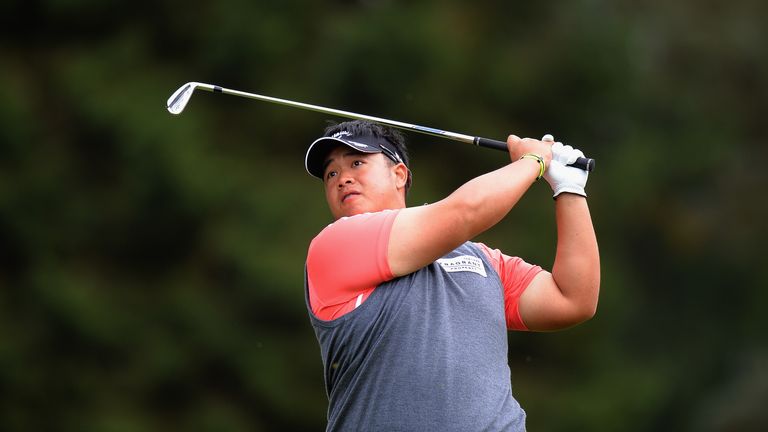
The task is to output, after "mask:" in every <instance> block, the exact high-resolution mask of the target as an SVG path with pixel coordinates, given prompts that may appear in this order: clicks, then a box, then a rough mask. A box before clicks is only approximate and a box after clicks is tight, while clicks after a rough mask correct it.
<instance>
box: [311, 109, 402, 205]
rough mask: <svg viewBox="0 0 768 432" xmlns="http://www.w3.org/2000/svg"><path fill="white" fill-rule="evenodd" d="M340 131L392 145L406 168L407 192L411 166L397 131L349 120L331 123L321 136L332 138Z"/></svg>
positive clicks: (375, 124)
mask: <svg viewBox="0 0 768 432" xmlns="http://www.w3.org/2000/svg"><path fill="white" fill-rule="evenodd" d="M341 131H347V132H349V133H350V134H352V135H373V136H374V137H376V138H383V139H385V140H387V142H389V143H390V144H392V145H393V146H394V147H395V149H396V151H397V153H398V154H399V155H400V158H401V159H402V160H403V163H404V164H405V167H406V168H408V181H407V182H406V183H405V190H406V192H408V189H410V187H411V183H412V182H413V174H412V173H411V164H410V159H409V158H408V148H407V147H406V145H405V136H404V135H403V134H402V133H401V132H400V131H399V130H397V129H395V128H393V127H390V126H384V125H380V124H378V123H373V122H370V121H367V120H351V121H345V122H342V123H331V124H330V125H329V126H328V127H327V128H325V132H323V136H332V135H333V134H335V133H338V132H341ZM387 160H389V159H387ZM393 163H394V162H393Z"/></svg>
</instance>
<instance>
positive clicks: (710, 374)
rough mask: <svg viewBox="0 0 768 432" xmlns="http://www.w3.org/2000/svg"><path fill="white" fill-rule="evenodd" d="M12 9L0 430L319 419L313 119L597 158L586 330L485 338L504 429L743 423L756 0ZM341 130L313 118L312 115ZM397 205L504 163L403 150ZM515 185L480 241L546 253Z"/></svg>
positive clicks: (763, 102) (754, 266) (1, 128)
mask: <svg viewBox="0 0 768 432" xmlns="http://www.w3.org/2000/svg"><path fill="white" fill-rule="evenodd" d="M667 3H668V4H666V3H658V4H652V3H648V2H632V1H626V0H625V1H618V2H617V1H584V0H582V1H570V2H562V1H561V2H508V1H476V2H457V1H441V2H439V1H429V2H405V1H385V0H378V1H377V0H366V1H335V2H309V1H299V0H291V1H261V2H248V1H243V0H233V1H219V2H208V3H206V4H200V5H197V4H191V3H189V2H179V1H161V2H138V3H137V2H125V1H118V2H95V1H76V0H59V1H45V0H43V1H31V2H22V1H17V2H15V3H14V4H11V5H7V6H6V8H4V10H5V11H4V13H3V16H2V18H0V24H2V25H0V84H1V85H0V429H2V430H5V431H16V430H61V431H70V430H72V431H134V430H135V431H151V430H157V431H161V430H162V431H165V430H204V431H205V430H211V431H227V430H233V431H234V430H243V431H245V430H248V431H253V430H322V428H323V427H324V420H325V409H326V399H325V393H324V387H323V381H322V369H321V365H320V355H319V350H318V348H317V345H316V342H315V340H314V336H313V334H312V330H311V328H310V326H309V322H308V319H307V317H306V311H305V308H304V297H303V291H302V280H303V260H304V256H305V252H306V248H307V245H308V244H309V240H310V239H311V238H312V236H313V235H314V234H315V233H316V232H317V231H319V230H320V229H322V227H323V226H324V225H325V224H327V223H329V222H330V215H329V213H328V211H327V209H326V208H325V203H324V199H323V196H322V192H321V187H320V184H319V183H318V182H317V181H316V179H314V178H312V177H310V176H309V175H307V174H306V173H305V172H304V169H303V165H302V164H303V156H304V150H305V148H306V146H307V145H308V144H309V143H310V142H311V141H312V140H313V139H314V138H315V137H316V136H318V135H319V134H320V133H321V132H322V130H323V128H324V127H325V126H326V120H328V118H327V117H326V116H323V115H320V114H316V113H311V112H305V111H299V110H295V109H289V108H285V107H280V106H276V105H269V104H265V103H261V102H253V101H247V100H243V99H239V98H234V97H226V96H219V95H212V94H209V93H202V92H201V93H198V94H197V95H196V96H195V97H193V99H192V101H191V102H190V104H189V106H188V107H187V109H186V111H185V112H184V114H182V115H181V116H179V117H175V116H172V115H170V114H168V113H167V112H166V111H165V108H164V103H165V100H166V99H167V97H168V96H170V94H171V93H172V92H173V91H174V90H175V89H176V88H178V86H180V85H181V84H183V83H184V82H186V81H193V80H194V81H203V82H210V83H214V84H219V85H223V86H226V87H231V88H236V89H241V90H246V91H253V92H256V93H262V94H267V95H272V96H276V97H283V98H287V99H295V100H300V101H304V102H308V103H315V104H319V105H325V106H330V107H336V108H340V109H347V110H351V111H357V112H362V113H367V114H371V115H377V116H381V117H386V118H392V119H397V120H402V121H406V122H412V123H417V124H422V125H428V126H434V127H438V128H443V129H447V130H452V131H456V132H464V133H468V134H473V135H481V136H486V137H489V138H497V139H503V138H504V137H505V136H506V135H507V134H509V133H515V134H517V135H522V136H532V137H540V136H541V135H543V134H544V133H547V132H550V133H553V134H554V135H555V137H557V138H560V139H563V140H565V141H566V142H567V143H570V144H573V145H575V146H577V147H580V148H582V149H583V150H585V152H586V153H587V154H588V155H589V156H591V157H594V158H596V159H597V170H596V171H595V172H594V173H593V175H592V176H591V178H590V182H589V185H588V188H587V191H588V193H589V194H590V204H591V208H592V212H593V217H594V221H595V225H596V228H597V231H598V239H599V242H600V246H601V253H602V259H603V283H602V296H601V304H600V307H599V310H598V315H597V317H596V318H595V319H593V320H592V321H590V322H589V323H587V324H584V325H582V326H580V327H577V328H574V329H571V330H568V331H565V332H559V333H552V334H517V333H516V334H511V335H510V363H511V367H512V375H513V386H514V390H515V394H516V396H517V397H518V399H519V400H520V401H521V404H522V405H523V406H524V407H525V409H526V410H527V412H528V414H529V429H530V430H543V431H570V430H574V431H582V430H606V431H614V430H622V431H648V430H696V431H735V430H739V431H747V430H761V429H762V428H764V427H765V425H766V424H768V417H767V415H766V410H765V408H764V407H765V406H766V404H767V403H768V367H767V366H766V365H768V343H767V342H766V341H768V339H766V337H765V335H764V332H765V330H766V329H768V318H767V317H768V315H767V314H766V313H765V311H764V309H765V308H766V305H768V295H767V294H766V292H767V290H766V288H768V271H767V270H766V253H765V246H764V245H766V244H768V230H767V229H766V228H765V223H766V220H768V205H766V200H765V199H764V198H763V195H764V194H765V190H766V185H768V174H767V173H768V170H766V169H765V168H764V167H763V165H764V164H765V161H766V159H767V158H766V156H767V154H766V153H767V152H768V151H767V150H766V149H767V148H768V147H767V146H766V142H767V141H768V134H766V132H765V120H764V119H765V115H766V113H767V112H768V80H766V77H767V76H768V56H766V55H765V46H766V45H765V42H766V40H768V37H767V36H768V34H767V33H766V30H765V29H766V26H765V23H764V21H765V17H766V16H768V8H767V7H766V3H764V2H757V1H749V0H738V1H732V2H728V3H722V2H712V1H706V2H695V1H692V0H683V1H676V2H667ZM333 120H340V119H333ZM408 138H409V141H410V143H411V151H410V152H411V155H412V168H413V171H414V174H415V182H414V187H413V189H412V192H411V194H410V200H411V202H412V203H414V204H420V203H422V202H429V201H435V200H437V199H439V198H441V197H443V196H445V195H447V194H448V193H450V191H452V190H453V189H454V188H455V187H457V186H458V185H460V184H461V183H463V182H464V181H466V180H467V179H469V178H471V177H472V176H474V175H477V174H480V173H482V172H484V171H487V170H490V169H493V168H495V167H498V166H500V165H501V164H503V163H505V162H506V160H507V159H506V157H505V155H504V154H501V153H498V152H492V151H488V150H479V149H473V148H470V147H468V146H464V145H461V144H458V143H453V142H450V141H443V140H438V139H433V138H429V137H425V136H415V135H409V136H408ZM552 213H553V212H552V202H551V199H550V198H549V189H548V187H547V186H546V185H545V184H543V183H541V184H536V185H535V186H534V187H533V189H532V190H531V192H530V193H529V194H528V195H527V196H526V197H524V199H523V200H522V202H521V203H520V204H519V206H518V208H516V209H515V210H513V212H512V213H511V214H510V216H509V217H508V219H507V220H506V221H505V222H503V223H502V224H500V225H498V226H497V227H495V228H493V229H492V230H491V231H490V232H488V233H485V234H484V235H483V236H482V238H481V240H483V241H485V242H487V243H489V244H491V245H493V246H495V247H498V248H501V249H502V250H505V251H506V252H508V253H510V254H513V255H519V256H522V257H523V258H525V259H527V260H529V261H531V262H536V263H540V264H541V265H543V266H544V267H546V268H549V267H550V265H551V264H550V263H551V261H552V259H553V256H554V244H555V232H554V220H553V215H552Z"/></svg>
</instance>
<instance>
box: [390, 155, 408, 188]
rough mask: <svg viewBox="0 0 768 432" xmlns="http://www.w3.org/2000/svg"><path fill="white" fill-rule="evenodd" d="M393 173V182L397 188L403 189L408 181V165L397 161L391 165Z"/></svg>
mask: <svg viewBox="0 0 768 432" xmlns="http://www.w3.org/2000/svg"><path fill="white" fill-rule="evenodd" d="M392 169H393V170H394V174H395V184H396V186H397V189H398V190H399V189H404V188H405V185H406V184H407V183H408V167H406V166H405V164H404V163H402V162H401V163H399V164H397V165H395V166H393V167H392Z"/></svg>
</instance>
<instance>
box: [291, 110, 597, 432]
mask: <svg viewBox="0 0 768 432" xmlns="http://www.w3.org/2000/svg"><path fill="white" fill-rule="evenodd" d="M507 147H508V149H509V154H510V158H511V163H509V164H508V165H506V166H503V167H502V168H499V169H497V170H495V171H492V172H489V173H487V174H484V175H482V176H479V177H477V178H474V179H472V180H470V181H468V182H467V183H465V184H464V185H463V186H461V187H459V188H458V189H457V190H456V191H454V192H453V193H451V194H450V195H449V196H447V197H446V198H444V199H442V200H440V201H437V202H435V203H433V204H425V205H422V206H418V207H406V204H405V202H406V192H407V190H408V188H409V187H410V184H411V172H410V170H409V167H408V164H409V161H408V155H407V151H406V148H405V143H404V140H403V137H402V135H401V134H400V133H398V132H397V131H395V130H394V129H392V128H391V127H388V126H383V125H380V124H376V123H372V122H368V121H361V120H356V121H350V122H345V123H341V124H338V125H335V126H332V127H330V128H328V129H327V130H326V131H325V134H324V136H323V137H322V138H320V139H318V140H316V141H315V142H313V143H312V145H311V146H310V147H309V150H308V151H307V154H306V159H305V165H306V169H307V171H308V172H309V173H310V174H311V175H313V176H315V177H318V178H320V179H322V181H323V185H324V189H325V197H326V200H327V202H328V206H329V208H330V210H331V213H332V215H333V217H334V219H335V222H334V223H332V224H330V225H328V226H327V227H326V228H325V229H324V230H322V231H321V232H320V233H319V234H318V235H317V236H316V237H315V238H314V239H313V240H312V242H311V244H310V246H309V251H308V255H307V261H306V283H305V288H306V299H307V307H308V308H309V312H310V313H309V315H310V320H311V323H312V326H313V327H314V330H315V333H316V335H317V339H318V342H319V344H320V350H321V356H322V360H323V365H324V370H325V384H326V390H327V393H328V398H329V409H328V426H327V430H329V431H395V430H396V431H462V432H466V431H522V430H525V412H524V411H523V409H522V408H521V407H520V405H519V404H518V403H517V401H516V400H515V399H514V397H513V396H512V385H511V379H510V370H509V366H508V363H507V334H506V331H507V330H531V331H549V330H557V329H562V328H566V327H570V326H573V325H575V324H578V323H580V322H582V321H585V320H587V319H589V318H591V317H592V316H593V315H594V314H595V310H596V307H597V299H598V291H599V285H600V265H599V254H598V247H597V240H596V238H595V233H594V229H593V227H592V221H591V217H590V214H589V208H588V206H587V200H586V194H585V192H584V187H585V185H586V181H587V177H588V172H587V171H585V170H583V169H579V168H575V167H572V166H568V165H569V164H571V163H573V161H575V160H576V159H577V158H578V157H583V154H582V152H581V151H579V150H576V149H573V148H571V147H570V146H565V145H563V144H561V143H559V142H558V143H555V142H554V139H553V138H552V137H551V136H549V135H547V136H545V138H544V139H542V140H536V139H530V138H523V139H521V138H518V137H516V136H514V135H510V136H509V138H507ZM541 177H544V178H545V179H546V181H547V182H548V183H549V185H550V186H551V187H552V190H553V192H554V197H555V200H554V207H555V215H556V224H557V251H556V256H555V261H554V264H553V266H552V271H551V272H548V271H545V270H543V269H542V268H541V267H539V266H536V265H532V264H528V263H526V262H524V261H523V260H522V259H520V258H517V257H514V256H509V255H506V254H504V253H502V252H500V251H499V250H497V249H492V248H491V247H488V246H486V245H484V244H482V243H477V242H473V241H472V239H473V238H474V237H475V236H477V235H478V234H480V233H482V232H483V231H485V230H487V229H489V228H490V227H492V226H494V225H495V224H496V223H498V222H499V221H501V220H502V219H503V218H504V216H505V215H506V214H507V213H508V212H509V211H510V210H511V209H512V208H513V207H514V206H515V204H516V203H517V202H518V200H519V199H520V198H521V197H522V196H523V194H524V193H525V192H526V191H527V190H528V189H529V187H530V186H531V185H532V184H533V183H534V182H535V181H536V180H537V179H538V178H541ZM513 349H514V348H513Z"/></svg>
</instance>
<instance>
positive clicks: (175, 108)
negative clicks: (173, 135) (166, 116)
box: [167, 82, 199, 114]
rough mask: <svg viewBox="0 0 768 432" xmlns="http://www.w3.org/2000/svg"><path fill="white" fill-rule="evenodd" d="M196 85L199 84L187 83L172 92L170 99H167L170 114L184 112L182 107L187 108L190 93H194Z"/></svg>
mask: <svg viewBox="0 0 768 432" xmlns="http://www.w3.org/2000/svg"><path fill="white" fill-rule="evenodd" d="M198 84H199V83H196V82H188V83H186V84H184V85H183V86H181V87H179V89H178V90H176V91H175V92H173V94H172V95H171V97H169V98H168V102H167V107H168V112H169V113H171V114H181V112H182V111H184V107H186V106H187V102H189V98H191V97H192V93H193V92H194V91H195V89H196V88H197V86H198Z"/></svg>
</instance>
